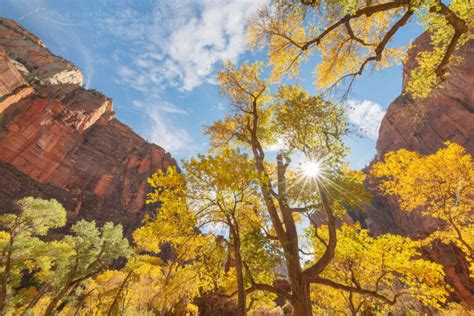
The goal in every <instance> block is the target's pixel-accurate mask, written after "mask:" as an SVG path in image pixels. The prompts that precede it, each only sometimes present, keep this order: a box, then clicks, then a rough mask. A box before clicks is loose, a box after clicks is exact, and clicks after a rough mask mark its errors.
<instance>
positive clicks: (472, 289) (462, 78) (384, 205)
mask: <svg viewBox="0 0 474 316" xmlns="http://www.w3.org/2000/svg"><path fill="white" fill-rule="evenodd" d="M428 40H429V38H428V34H426V33H425V34H423V35H422V36H420V37H419V38H418V39H417V40H416V41H415V43H414V47H413V48H412V49H411V50H410V51H409V58H408V61H407V62H406V64H405V65H404V69H403V72H404V78H403V87H405V84H406V80H407V75H408V74H409V72H410V70H411V69H413V67H414V66H415V64H416V62H415V58H414V56H415V55H416V53H417V52H420V51H423V50H427V49H430V47H429V41H428ZM459 55H460V56H462V57H463V62H462V63H461V64H459V65H457V66H456V67H453V68H452V69H451V70H450V75H449V76H448V78H447V81H446V82H445V83H444V84H443V87H442V88H440V89H436V90H435V91H434V92H433V93H432V94H431V95H430V96H429V97H428V98H426V99H424V100H421V101H417V100H413V99H412V98H411V97H410V96H409V95H405V94H402V95H401V96H399V97H398V98H397V99H395V101H394V102H393V103H392V104H390V106H389V108H388V111H387V114H386V115H385V117H384V119H383V120H382V124H381V127H380V132H379V138H378V141H377V155H376V157H375V159H374V161H373V162H377V161H380V160H382V159H383V157H384V155H385V153H387V152H389V151H395V150H398V149H401V148H406V149H408V150H413V151H416V152H419V153H422V154H432V153H434V152H436V151H437V150H438V149H439V148H441V147H442V146H443V143H444V142H445V141H448V140H449V141H452V142H455V143H458V144H460V145H462V146H464V147H465V148H466V149H467V151H468V152H470V153H471V154H472V155H474V59H473V56H474V40H471V41H470V42H469V43H468V44H467V45H466V46H464V47H463V48H462V49H461V51H460V52H459ZM374 193H375V200H374V204H373V206H374V207H372V208H369V209H368V210H367V212H368V224H369V226H370V228H371V229H372V231H373V232H375V233H384V232H394V233H401V234H406V235H410V236H412V237H414V238H422V237H424V236H426V235H427V234H429V233H431V232H432V231H433V230H435V229H437V228H438V227H439V223H438V222H437V221H435V220H434V219H433V218H430V217H423V216H421V215H420V213H416V212H414V213H411V214H408V213H405V212H402V211H401V210H400V208H399V206H398V203H397V200H396V199H395V198H391V197H390V198H385V197H382V196H380V195H378V194H377V192H374ZM427 256H429V257H431V258H432V259H434V260H436V261H437V262H440V263H441V264H443V266H444V270H445V272H446V275H447V276H448V280H449V281H450V283H451V285H452V286H453V287H454V289H455V291H456V295H457V296H458V298H459V299H461V300H464V301H465V302H468V303H469V304H472V305H473V306H474V280H472V279H470V278H469V271H468V269H467V264H466V262H465V260H463V258H462V255H460V253H459V251H457V250H456V249H454V248H452V247H448V246H441V245H440V246H439V247H438V248H437V249H435V251H433V252H431V253H428V254H427Z"/></svg>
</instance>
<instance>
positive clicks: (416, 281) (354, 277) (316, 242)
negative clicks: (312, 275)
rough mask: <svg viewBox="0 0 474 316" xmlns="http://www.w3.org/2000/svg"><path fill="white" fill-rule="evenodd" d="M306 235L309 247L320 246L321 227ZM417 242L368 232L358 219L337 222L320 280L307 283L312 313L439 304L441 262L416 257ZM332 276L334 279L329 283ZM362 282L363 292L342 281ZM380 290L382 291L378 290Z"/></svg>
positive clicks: (443, 296)
mask: <svg viewBox="0 0 474 316" xmlns="http://www.w3.org/2000/svg"><path fill="white" fill-rule="evenodd" d="M308 235H309V236H308V237H309V239H310V240H311V241H312V244H313V246H314V248H315V249H324V242H325V241H327V237H328V236H327V229H326V228H325V227H323V229H322V232H321V233H320V235H321V236H322V239H321V238H318V237H316V236H315V232H314V231H313V229H310V230H309V231H308ZM419 249H420V245H419V242H416V241H413V240H411V239H410V238H407V237H402V236H397V235H391V234H387V235H381V236H378V237H371V236H370V235H369V232H368V231H367V230H366V229H361V227H360V225H358V224H356V225H347V224H343V225H342V227H341V228H340V229H338V243H337V247H336V251H335V255H334V259H333V261H332V262H331V264H330V265H329V266H328V267H327V268H326V270H325V271H324V272H323V273H322V277H323V278H325V279H327V281H326V284H324V285H321V284H314V285H312V287H311V295H312V301H313V310H314V312H315V313H324V312H327V311H334V312H342V313H344V314H349V313H350V314H352V315H358V314H359V313H371V312H383V313H384V314H386V313H390V312H405V311H407V309H410V310H411V311H413V312H422V311H423V309H422V308H423V307H426V308H428V310H430V309H429V308H435V309H441V305H440V303H444V302H445V301H446V297H447V294H448V293H447V291H446V289H445V286H444V282H443V278H444V273H443V270H442V267H441V266H440V265H438V264H436V263H433V262H430V261H428V260H425V259H421V251H420V250H419ZM333 281H336V282H337V283H339V284H340V285H335V284H333ZM347 286H350V287H356V288H364V289H366V290H368V291H371V292H372V293H374V295H363V294H360V293H356V292H353V291H351V290H350V289H347V288H346V287H347ZM379 294H381V295H382V296H379Z"/></svg>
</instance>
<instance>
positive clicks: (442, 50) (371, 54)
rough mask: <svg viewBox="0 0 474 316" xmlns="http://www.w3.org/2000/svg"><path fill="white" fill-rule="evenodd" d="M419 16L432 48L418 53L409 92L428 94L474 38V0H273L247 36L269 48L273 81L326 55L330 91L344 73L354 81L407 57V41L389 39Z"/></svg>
mask: <svg viewBox="0 0 474 316" xmlns="http://www.w3.org/2000/svg"><path fill="white" fill-rule="evenodd" d="M415 16H416V19H417V21H418V23H419V24H420V25H421V26H422V27H423V28H424V29H425V30H427V31H428V32H429V33H430V36H431V41H430V42H431V44H432V46H433V48H432V50H430V51H425V52H420V53H419V54H418V56H417V57H416V59H417V64H418V66H417V67H415V68H414V69H413V70H412V71H411V73H410V74H409V78H410V80H409V82H408V87H407V91H408V92H411V93H412V94H413V95H414V96H416V97H425V96H427V95H428V94H429V92H430V91H431V90H432V88H433V87H435V86H436V85H437V84H439V83H440V82H442V81H443V80H444V79H445V77H446V76H447V75H448V66H449V65H450V64H455V63H458V62H459V58H458V57H457V56H456V53H457V52H458V51H459V49H460V48H461V47H462V46H463V45H465V44H466V42H467V41H468V40H469V39H471V38H472V27H473V26H474V13H473V6H472V1H470V0H454V1H451V2H449V4H445V3H443V2H442V1H440V0H393V1H345V0H339V1H313V0H308V1H306V0H301V1H300V0H274V1H272V6H271V7H270V8H262V9H260V10H259V11H258V13H257V14H256V15H255V17H253V18H252V19H251V20H250V27H249V31H248V35H249V36H248V37H249V40H250V44H251V45H255V46H266V47H267V48H268V60H269V62H270V63H271V64H272V66H273V71H272V78H273V79H279V78H281V76H282V75H283V74H286V73H288V74H289V75H290V76H297V75H298V69H299V66H300V65H301V64H302V63H303V62H304V60H306V59H307V58H308V57H309V56H311V55H312V54H313V53H315V52H318V53H320V55H321V62H320V63H319V64H318V66H317V68H316V85H317V87H318V88H322V89H324V88H328V87H330V86H333V85H335V84H337V83H339V82H340V81H341V80H344V79H345V78H349V79H351V80H350V83H351V84H352V81H353V80H354V78H355V77H357V76H360V75H361V74H362V73H363V71H364V70H365V69H366V68H368V67H369V66H371V65H374V66H375V67H376V68H378V69H380V68H384V67H388V66H391V65H393V64H395V63H399V62H401V61H402V60H403V58H405V56H406V47H394V46H393V45H390V41H391V40H393V38H395V37H396V36H397V35H398V34H399V33H400V32H401V31H402V28H403V27H404V26H406V25H407V24H408V23H409V22H410V20H412V19H414V17H415ZM349 87H350V85H349Z"/></svg>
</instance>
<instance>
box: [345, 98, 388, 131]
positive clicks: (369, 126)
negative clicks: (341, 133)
mask: <svg viewBox="0 0 474 316" xmlns="http://www.w3.org/2000/svg"><path fill="white" fill-rule="evenodd" d="M384 115H385V111H384V110H383V109H382V107H381V106H380V104H378V103H376V102H373V101H369V100H364V101H358V100H349V101H348V102H347V116H348V117H349V121H350V122H351V123H352V124H354V125H355V126H357V127H358V128H359V129H360V131H361V132H362V134H363V135H365V136H367V137H368V138H370V139H374V140H376V139H377V137H378V133H379V128H380V123H381V122H382V119H383V117H384Z"/></svg>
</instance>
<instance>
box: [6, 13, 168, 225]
mask: <svg viewBox="0 0 474 316" xmlns="http://www.w3.org/2000/svg"><path fill="white" fill-rule="evenodd" d="M82 80H83V75H82V73H81V72H80V70H79V69H78V68H77V67H76V66H74V65H72V64H71V63H70V62H68V61H67V60H65V59H63V58H61V57H58V56H55V55H53V54H52V53H51V52H50V51H49V50H48V49H47V48H46V47H45V46H44V44H43V43H42V42H41V41H40V40H39V39H38V38H37V37H36V36H34V35H33V34H31V33H29V32H28V31H26V30H25V29H24V28H22V27H21V26H19V25H18V24H16V23H15V22H13V21H11V20H8V19H3V18H0V212H7V211H11V210H12V208H13V207H14V206H13V202H14V201H15V200H17V199H19V198H21V197H24V196H37V197H44V198H55V199H57V200H58V201H60V202H61V203H63V204H64V205H65V207H66V209H67V211H68V218H69V223H72V222H74V221H75V220H77V219H82V218H85V219H89V220H96V221H97V222H98V223H99V224H102V223H104V222H106V221H113V222H115V223H122V224H123V226H124V229H125V232H126V233H127V234H130V233H131V232H132V231H133V229H134V228H136V227H137V226H138V225H139V223H140V220H141V218H142V217H143V215H144V212H145V196H146V193H147V190H148V186H147V181H146V179H147V178H148V177H149V176H150V175H151V174H152V173H153V172H155V171H156V170H157V169H165V168H167V167H168V166H170V165H175V164H176V163H175V161H174V160H173V158H172V157H171V156H170V155H169V154H168V153H166V152H165V150H164V149H163V148H160V147H158V146H156V145H153V144H150V143H147V142H146V141H145V140H143V139H142V138H141V137H140V136H138V135H137V134H135V133H134V132H133V131H132V130H131V129H130V128H128V127H127V126H126V125H124V124H123V123H121V122H120V121H118V120H117V119H115V118H114V112H113V110H112V100H111V99H110V98H108V97H106V96H104V95H103V94H101V93H99V92H97V91H94V90H87V89H84V88H83V87H82Z"/></svg>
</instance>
